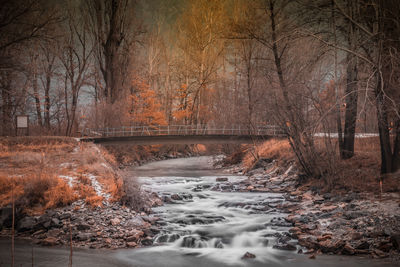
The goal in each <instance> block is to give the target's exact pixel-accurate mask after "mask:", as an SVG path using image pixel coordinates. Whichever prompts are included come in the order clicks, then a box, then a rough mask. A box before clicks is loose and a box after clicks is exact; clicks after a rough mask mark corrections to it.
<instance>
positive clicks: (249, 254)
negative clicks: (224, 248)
mask: <svg viewBox="0 0 400 267" xmlns="http://www.w3.org/2000/svg"><path fill="white" fill-rule="evenodd" d="M255 257H256V255H254V254H252V253H250V252H246V253H245V254H244V255H243V256H242V260H245V259H254V258H255Z"/></svg>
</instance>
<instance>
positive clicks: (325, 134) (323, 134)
mask: <svg viewBox="0 0 400 267" xmlns="http://www.w3.org/2000/svg"><path fill="white" fill-rule="evenodd" d="M314 136H315V137H328V136H330V137H332V138H337V137H338V134H337V133H315V134H314ZM376 136H379V134H378V133H356V135H355V137H356V138H368V137H376Z"/></svg>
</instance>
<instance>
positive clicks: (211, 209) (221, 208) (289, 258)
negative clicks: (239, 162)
mask: <svg viewBox="0 0 400 267" xmlns="http://www.w3.org/2000/svg"><path fill="white" fill-rule="evenodd" d="M221 158H222V157H217V158H210V157H201V158H187V159H177V160H167V161H160V162H154V163H151V164H146V165H143V166H142V167H138V168H135V169H132V170H131V172H132V174H134V176H135V177H137V178H138V179H139V181H140V182H141V183H142V185H143V191H147V192H148V193H149V194H152V193H157V195H159V197H160V198H161V199H163V200H164V205H162V206H158V207H153V208H152V214H150V215H149V214H141V213H140V214H138V213H136V214H135V213H134V212H132V211H131V210H130V211H129V210H127V209H126V208H124V207H122V206H114V208H112V207H111V208H110V209H108V210H109V211H110V212H111V213H107V212H106V211H105V210H101V211H100V210H99V211H93V210H89V209H87V210H86V209H84V208H82V207H81V209H80V213H79V214H78V213H76V214H75V215H72V216H71V221H74V220H73V219H72V218H75V216H76V218H77V219H82V221H80V223H82V224H83V225H88V226H89V227H90V228H89V229H85V228H87V227H88V226H83V227H82V226H79V228H80V229H82V230H79V231H77V229H75V228H73V229H74V230H73V231H74V232H75V233H77V234H79V233H80V234H82V235H88V239H86V237H83V238H84V239H86V240H82V241H79V240H76V239H75V238H74V240H73V244H74V246H75V245H78V246H79V247H81V248H80V249H79V248H76V247H75V248H73V251H74V254H73V260H74V265H75V264H76V265H77V266H109V265H117V266H132V265H133V266H187V265H188V264H195V265H196V266H243V265H246V266H263V265H265V264H266V263H268V266H281V265H282V264H283V265H285V266H321V265H326V266H343V265H346V264H347V266H350V265H351V266H396V263H395V262H393V261H392V260H391V259H386V260H385V261H381V260H379V261H370V260H369V259H368V257H366V258H365V256H366V255H361V256H363V258H359V257H358V256H356V257H352V258H347V257H345V258H340V257H333V258H329V257H325V256H324V255H317V257H316V258H317V259H316V260H315V261H313V260H312V261H310V260H309V259H308V258H309V257H310V255H313V254H309V255H302V254H299V252H300V253H301V252H304V253H307V251H308V250H306V249H305V248H304V247H302V246H301V245H300V242H298V241H297V240H296V238H295V237H294V236H293V235H292V234H291V232H290V230H291V228H293V223H292V222H290V221H288V220H287V219H285V218H287V217H288V216H289V215H290V212H291V208H295V205H297V204H299V203H300V202H299V201H298V197H296V196H290V194H285V193H284V192H280V191H281V190H283V189H284V187H283V186H282V184H286V185H287V186H289V187H290V186H296V184H293V183H292V180H293V178H294V176H295V175H296V171H295V169H294V168H293V167H292V168H290V170H289V171H287V172H286V173H285V172H283V173H281V174H280V175H277V173H280V171H275V172H268V173H269V174H270V176H269V178H266V175H265V174H266V173H267V172H266V171H268V170H265V169H264V168H257V169H255V170H253V171H251V172H249V173H248V174H249V175H250V176H249V177H247V176H244V175H243V174H241V173H236V174H233V173H232V171H236V172H240V168H239V167H232V168H231V169H224V168H222V169H217V170H216V169H215V168H214V167H213V166H212V163H215V162H216V161H219V160H221ZM272 163H273V162H270V164H272ZM268 190H270V191H269V192H267V191H268ZM271 191H274V192H271ZM153 195H154V194H153ZM71 208H72V207H71ZM73 210H74V208H72V210H70V211H73ZM77 211H78V210H76V211H74V212H77ZM96 212H97V213H98V215H96V216H94V217H93V213H96ZM56 216H61V215H56ZM146 216H147V219H148V221H146V219H145V218H146ZM116 217H117V218H118V219H119V220H120V221H119V224H117V223H118V221H117V220H113V219H115V218H116ZM132 217H135V218H139V217H140V218H141V219H142V220H143V222H147V226H148V227H147V229H148V231H145V230H140V231H143V235H142V236H141V237H139V239H140V240H148V243H146V242H147V241H145V242H144V243H143V244H142V243H141V241H139V242H135V241H132V242H135V244H136V245H137V247H141V248H136V249H133V250H132V249H129V248H128V249H127V248H125V249H116V250H110V248H118V247H124V246H125V247H127V246H126V245H127V240H125V238H126V237H128V236H132V238H134V237H133V236H134V235H131V234H130V233H129V232H128V231H126V230H128V229H127V227H126V225H127V222H128V221H130V219H131V218H132ZM151 218H152V219H151ZM91 220H94V221H99V222H96V223H95V224H93V225H91V224H89V222H91ZM68 221H69V220H68V219H67V220H66V221H65V222H68ZM112 221H114V223H115V224H116V225H112V224H113V223H112ZM136 221H140V219H137V220H136ZM101 224H104V225H102V227H103V234H110V236H111V237H110V239H109V240H111V244H109V245H104V244H106V243H107V242H106V239H105V238H102V237H98V236H97V235H92V234H93V233H92V230H94V229H95V227H96V225H101ZM66 225H68V223H67V224H66ZM76 226H78V225H76ZM135 227H136V226H135ZM61 229H62V230H63V231H64V235H65V237H68V229H67V228H65V227H63V228H61ZM136 230H137V229H136V228H135V230H134V232H135V233H137V232H136ZM153 230H155V232H152V233H150V231H153ZM51 232H55V231H53V230H52V229H51V230H48V231H47V232H46V235H47V234H49V233H51ZM73 237H75V235H73ZM89 237H90V239H89ZM150 237H151V238H150ZM60 239H62V238H60ZM150 240H151V241H150ZM7 242H9V239H8V241H4V242H3V243H1V244H0V246H1V247H2V248H4V250H3V249H2V251H3V252H1V253H0V254H1V261H2V262H3V263H7V262H8V261H9V254H7V253H6V252H5V251H6V250H5V249H7V250H8V249H9V245H8V247H7V244H9V243H7ZM150 243H153V245H152V246H146V245H150ZM60 244H61V243H60ZM92 245H93V246H92ZM16 247H17V254H16V256H17V259H19V260H20V261H21V262H25V263H30V261H31V258H30V254H31V251H30V248H31V245H30V242H29V241H27V240H25V241H22V240H19V241H17V245H16ZM33 247H34V258H35V262H40V263H41V264H40V266H52V265H51V264H53V266H54V262H68V251H69V248H68V243H65V244H64V246H62V245H60V246H56V247H52V248H45V247H43V246H42V247H37V246H36V245H35V244H33ZM57 247H58V248H57ZM90 247H92V248H98V249H90V250H87V249H86V248H90ZM22 248H25V249H22ZM27 248H28V249H27ZM104 249H105V250H104ZM101 251H104V253H102V252H101ZM18 253H20V254H19V255H18ZM46 255H47V256H46ZM48 255H53V256H54V257H53V258H52V260H53V261H52V262H51V261H50V260H49V258H48ZM96 255H98V256H96ZM105 256H106V258H105ZM103 258H104V260H101V259H103ZM46 259H47V260H46ZM81 260H82V263H85V264H84V265H80V261H81ZM99 261H100V262H99ZM349 264H350V265H349Z"/></svg>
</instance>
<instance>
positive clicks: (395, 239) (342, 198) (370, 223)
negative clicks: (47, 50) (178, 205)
mask: <svg viewBox="0 0 400 267" xmlns="http://www.w3.org/2000/svg"><path fill="white" fill-rule="evenodd" d="M216 166H217V167H222V166H221V164H218V163H217V164H216ZM227 171H229V172H233V173H238V174H242V173H243V172H244V170H243V168H242V167H240V165H236V166H231V167H230V168H228V169H227ZM247 175H249V178H248V180H246V182H245V183H244V184H243V185H242V186H241V187H240V188H239V190H247V191H252V192H261V191H263V192H281V193H284V197H285V201H282V202H281V203H275V204H274V205H273V206H272V207H269V208H276V209H279V210H281V211H282V212H284V213H288V214H289V215H288V216H287V217H286V219H285V222H283V224H285V225H290V227H291V229H290V230H289V232H290V237H291V238H294V239H296V240H297V241H298V245H299V246H298V248H300V249H298V253H307V254H310V258H315V257H316V255H318V254H319V253H327V254H341V255H369V256H371V257H373V258H391V259H393V260H400V196H399V193H384V194H382V195H381V196H374V195H373V194H371V193H359V192H352V191H346V190H344V189H342V190H335V191H334V193H321V192H320V190H319V189H318V188H317V187H314V186H312V185H303V186H301V185H299V184H298V174H297V172H296V169H295V167H294V166H290V167H288V168H286V169H282V168H281V167H279V166H277V164H276V162H270V161H263V160H261V161H260V162H259V163H257V164H256V168H255V169H253V170H252V171H250V172H248V173H247ZM220 187H222V188H229V187H232V185H227V184H224V185H220ZM266 209H268V208H266ZM289 239H290V238H288V240H289ZM282 241H284V240H282ZM282 243H283V244H281V247H283V248H287V247H290V246H287V244H286V243H285V242H282ZM292 249H293V247H292ZM293 250H295V249H293Z"/></svg>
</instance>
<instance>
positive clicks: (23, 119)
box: [17, 115, 28, 128]
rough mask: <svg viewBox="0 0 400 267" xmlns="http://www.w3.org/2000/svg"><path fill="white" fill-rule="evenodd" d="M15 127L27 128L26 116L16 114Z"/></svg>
mask: <svg viewBox="0 0 400 267" xmlns="http://www.w3.org/2000/svg"><path fill="white" fill-rule="evenodd" d="M17 128H28V116H26V115H23V116H17Z"/></svg>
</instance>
